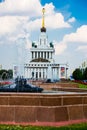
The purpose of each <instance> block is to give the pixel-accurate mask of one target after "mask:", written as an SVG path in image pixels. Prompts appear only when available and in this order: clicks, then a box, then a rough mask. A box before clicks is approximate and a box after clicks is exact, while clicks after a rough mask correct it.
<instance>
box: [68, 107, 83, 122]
mask: <svg viewBox="0 0 87 130" xmlns="http://www.w3.org/2000/svg"><path fill="white" fill-rule="evenodd" d="M68 113H69V119H70V120H77V119H83V118H84V114H83V106H82V105H80V106H78V105H76V106H69V107H68Z"/></svg>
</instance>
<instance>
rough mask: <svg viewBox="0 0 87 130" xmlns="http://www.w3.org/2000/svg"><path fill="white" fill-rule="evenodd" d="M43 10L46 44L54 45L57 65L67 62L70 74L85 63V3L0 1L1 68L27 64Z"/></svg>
mask: <svg viewBox="0 0 87 130" xmlns="http://www.w3.org/2000/svg"><path fill="white" fill-rule="evenodd" d="M36 5H37V6H36ZM37 7H38V8H37ZM43 7H45V10H46V12H45V25H46V28H47V35H48V42H50V41H53V43H54V46H55V59H56V62H57V63H68V65H69V73H72V72H73V70H74V69H75V68H76V67H79V66H80V65H81V64H82V62H83V61H84V60H87V15H86V12H87V1H86V0H0V64H2V67H3V68H5V69H9V68H10V69H11V68H12V67H13V64H16V63H18V62H23V63H29V60H30V58H31V57H30V47H31V43H32V41H38V37H39V35H40V27H41V19H42V11H41V10H42V8H43ZM22 54H24V60H22V59H23V55H22ZM21 57H22V58H21Z"/></svg>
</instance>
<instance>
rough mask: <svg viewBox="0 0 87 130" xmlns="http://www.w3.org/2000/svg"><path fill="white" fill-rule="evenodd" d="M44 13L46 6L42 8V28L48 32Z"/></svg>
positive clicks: (42, 30)
mask: <svg viewBox="0 0 87 130" xmlns="http://www.w3.org/2000/svg"><path fill="white" fill-rule="evenodd" d="M44 13H45V8H43V9H42V28H41V32H46V28H45V18H44Z"/></svg>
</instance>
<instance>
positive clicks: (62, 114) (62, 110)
mask: <svg viewBox="0 0 87 130" xmlns="http://www.w3.org/2000/svg"><path fill="white" fill-rule="evenodd" d="M68 119H69V118H68V111H67V107H56V108H55V121H56V122H58V121H68Z"/></svg>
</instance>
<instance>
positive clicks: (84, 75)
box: [83, 67, 87, 80]
mask: <svg viewBox="0 0 87 130" xmlns="http://www.w3.org/2000/svg"><path fill="white" fill-rule="evenodd" d="M83 77H84V79H85V80H87V67H86V68H85V70H84V72H83Z"/></svg>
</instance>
